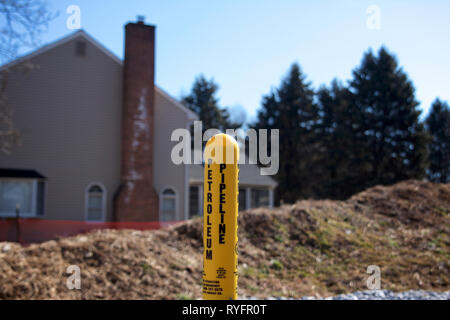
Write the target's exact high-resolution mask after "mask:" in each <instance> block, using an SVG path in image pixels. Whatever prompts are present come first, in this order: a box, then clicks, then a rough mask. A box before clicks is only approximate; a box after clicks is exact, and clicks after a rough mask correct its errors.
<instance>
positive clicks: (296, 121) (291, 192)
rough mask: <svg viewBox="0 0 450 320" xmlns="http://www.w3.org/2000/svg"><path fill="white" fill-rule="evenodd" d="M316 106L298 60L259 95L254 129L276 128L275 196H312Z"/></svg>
mask: <svg viewBox="0 0 450 320" xmlns="http://www.w3.org/2000/svg"><path fill="white" fill-rule="evenodd" d="M317 118H318V110H317V106H316V105H315V104H314V92H313V90H312V89H311V85H310V83H308V82H306V77H305V76H304V75H303V74H302V72H301V70H300V67H299V65H298V64H293V65H292V66H291V68H290V70H289V72H288V74H287V76H286V77H285V78H284V79H283V81H282V83H281V86H280V88H279V89H277V90H274V91H272V92H271V93H270V94H268V95H267V96H265V97H264V98H263V103H262V108H261V110H259V111H258V114H257V121H256V123H255V124H254V125H253V128H255V129H279V130H280V154H279V156H280V168H279V171H278V174H277V176H276V179H277V180H278V182H279V184H278V187H277V196H278V200H282V201H283V202H294V201H296V200H297V199H299V198H309V197H314V195H315V189H316V188H317V184H316V182H315V181H314V179H315V177H316V176H315V172H316V170H315V166H314V161H315V159H316V157H317V154H318V152H317V150H316V146H317V141H315V140H314V138H316V136H315V135H314V131H315V130H316V122H317Z"/></svg>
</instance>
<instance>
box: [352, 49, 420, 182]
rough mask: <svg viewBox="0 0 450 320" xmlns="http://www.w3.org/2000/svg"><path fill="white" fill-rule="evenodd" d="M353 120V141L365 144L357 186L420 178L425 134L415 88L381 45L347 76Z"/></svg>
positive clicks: (369, 53)
mask: <svg viewBox="0 0 450 320" xmlns="http://www.w3.org/2000/svg"><path fill="white" fill-rule="evenodd" d="M350 90H351V92H352V95H353V103H354V104H355V110H358V111H357V112H358V114H357V115H356V119H358V120H359V121H360V122H359V123H356V124H355V125H356V126H359V127H360V128H359V129H358V130H356V131H355V137H354V138H355V143H357V144H358V145H365V151H364V152H363V153H362V154H361V155H359V156H358V158H359V161H360V163H359V165H358V167H357V168H355V169H356V170H358V172H357V180H356V181H354V183H358V187H359V188H361V189H364V188H366V187H369V186H373V185H376V184H393V183H396V182H398V181H400V180H404V179H410V178H422V177H423V176H424V174H425V168H426V166H427V148H426V144H427V136H428V135H427V134H426V132H425V129H424V126H423V124H422V123H420V122H419V115H420V111H419V110H418V109H417V106H418V102H417V101H416V99H415V95H414V88H413V85H412V83H411V81H410V80H409V79H408V77H407V76H406V74H405V73H404V72H403V70H402V69H401V68H400V67H399V66H398V63H397V61H396V59H395V58H394V57H393V56H392V55H391V54H389V52H388V51H387V50H386V49H385V48H381V49H380V50H379V52H378V56H374V55H373V54H372V52H371V51H369V52H367V53H366V54H365V55H364V57H363V60H362V63H361V65H360V66H359V67H358V68H357V69H356V70H354V71H353V79H352V80H351V81H350Z"/></svg>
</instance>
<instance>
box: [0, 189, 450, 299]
mask: <svg viewBox="0 0 450 320" xmlns="http://www.w3.org/2000/svg"><path fill="white" fill-rule="evenodd" d="M449 212H450V185H449V184H446V185H443V184H433V183H429V182H418V181H405V182H402V183H399V184H397V185H394V186H390V187H380V186H379V187H374V188H371V189H368V190H366V191H364V192H362V193H360V194H358V195H355V196H354V197H352V198H350V199H349V200H347V201H343V202H340V201H329V200H324V201H300V202H297V203H296V204H294V205H285V206H282V207H280V208H276V209H273V210H269V209H255V210H249V211H247V212H242V213H240V214H239V229H238V231H239V289H238V292H239V294H242V295H247V296H248V295H252V296H259V297H266V296H273V295H282V296H292V297H300V296H304V295H320V296H328V295H333V294H339V293H346V292H353V291H357V290H365V289H367V286H366V279H367V277H368V274H367V273H366V270H367V267H368V266H369V265H377V266H379V267H380V269H381V288H382V289H389V290H393V291H403V290H408V289H418V288H420V289H429V290H439V291H444V290H450V284H449V281H450V266H449V261H450V259H449V258H450V247H449V246H450V239H449V234H450V232H449V231H450V230H449V229H450V223H449V219H450V218H449ZM70 265H77V266H78V267H79V268H80V270H81V290H69V289H68V288H67V286H66V281H67V280H68V277H69V274H67V273H66V270H67V268H68V267H69V266H70ZM201 274H202V220H201V219H199V218H197V219H193V220H191V221H187V222H183V223H180V224H178V225H175V226H172V227H169V228H167V229H163V230H158V231H134V230H102V231H96V232H92V233H89V234H85V235H79V236H76V237H71V238H62V239H59V240H56V241H49V242H46V243H42V244H35V245H31V246H28V247H21V246H20V245H17V244H13V243H0V298H1V299H23V298H31V299H47V298H56V299H184V298H200V297H201Z"/></svg>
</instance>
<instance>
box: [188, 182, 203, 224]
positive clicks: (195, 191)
mask: <svg viewBox="0 0 450 320" xmlns="http://www.w3.org/2000/svg"><path fill="white" fill-rule="evenodd" d="M199 189H200V187H199V186H191V187H189V216H190V217H193V216H198V215H200V206H199V201H200V190H199Z"/></svg>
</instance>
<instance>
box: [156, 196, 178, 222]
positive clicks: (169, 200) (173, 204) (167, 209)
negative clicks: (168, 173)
mask: <svg viewBox="0 0 450 320" xmlns="http://www.w3.org/2000/svg"><path fill="white" fill-rule="evenodd" d="M160 203H161V221H175V220H176V213H177V212H176V211H177V210H176V208H177V194H176V193H175V191H174V190H173V189H171V188H166V189H164V190H163V192H162V193H161V201H160Z"/></svg>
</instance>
